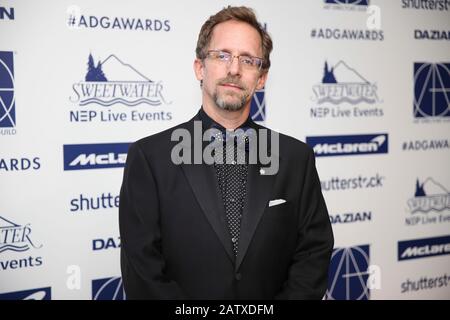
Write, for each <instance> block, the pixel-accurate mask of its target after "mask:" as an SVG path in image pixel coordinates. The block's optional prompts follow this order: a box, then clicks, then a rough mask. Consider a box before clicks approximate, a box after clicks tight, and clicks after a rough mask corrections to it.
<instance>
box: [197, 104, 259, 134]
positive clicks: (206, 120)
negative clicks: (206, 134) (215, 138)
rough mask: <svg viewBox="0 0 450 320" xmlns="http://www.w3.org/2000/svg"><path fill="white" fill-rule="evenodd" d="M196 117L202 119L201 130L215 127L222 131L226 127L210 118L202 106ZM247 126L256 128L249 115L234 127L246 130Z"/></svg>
mask: <svg viewBox="0 0 450 320" xmlns="http://www.w3.org/2000/svg"><path fill="white" fill-rule="evenodd" d="M197 118H198V120H200V121H202V123H203V130H207V129H210V128H215V129H219V130H220V131H222V132H225V131H226V129H225V128H224V127H223V126H222V125H221V124H219V123H217V122H216V121H214V120H213V119H211V117H210V116H208V114H207V113H206V112H205V111H204V110H203V107H201V108H200V110H199V112H198V114H197ZM249 128H254V129H256V126H255V123H254V122H253V120H252V119H251V117H250V115H249V116H248V117H247V119H246V120H245V121H244V123H242V124H241V125H240V126H239V127H237V128H236V129H243V130H247V129H249ZM236 129H235V130H236Z"/></svg>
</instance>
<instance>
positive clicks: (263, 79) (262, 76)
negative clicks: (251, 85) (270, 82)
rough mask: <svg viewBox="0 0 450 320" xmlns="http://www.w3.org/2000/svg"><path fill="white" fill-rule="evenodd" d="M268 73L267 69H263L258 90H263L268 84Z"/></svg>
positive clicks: (257, 86)
mask: <svg viewBox="0 0 450 320" xmlns="http://www.w3.org/2000/svg"><path fill="white" fill-rule="evenodd" d="M267 73H268V72H267V71H262V73H261V75H260V76H259V79H258V83H257V84H256V90H261V89H262V88H264V86H265V85H266V80H267Z"/></svg>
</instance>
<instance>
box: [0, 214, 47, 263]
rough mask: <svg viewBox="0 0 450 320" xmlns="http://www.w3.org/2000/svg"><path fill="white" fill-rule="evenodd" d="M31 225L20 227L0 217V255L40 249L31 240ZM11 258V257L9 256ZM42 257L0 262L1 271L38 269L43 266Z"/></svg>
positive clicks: (40, 246) (39, 246)
mask: <svg viewBox="0 0 450 320" xmlns="http://www.w3.org/2000/svg"><path fill="white" fill-rule="evenodd" d="M31 231H32V230H31V226H30V224H29V223H28V224H26V225H19V224H17V223H14V222H12V221H10V220H8V219H6V218H4V217H0V254H2V256H4V255H6V251H13V252H18V253H21V252H25V251H28V250H30V249H32V248H33V249H40V248H42V244H41V245H36V244H35V243H34V242H33V241H32V240H31ZM9 256H11V255H9ZM42 263H43V262H42V257H34V256H28V257H26V258H21V259H8V260H0V271H1V270H9V269H20V268H29V267H38V266H41V265H42Z"/></svg>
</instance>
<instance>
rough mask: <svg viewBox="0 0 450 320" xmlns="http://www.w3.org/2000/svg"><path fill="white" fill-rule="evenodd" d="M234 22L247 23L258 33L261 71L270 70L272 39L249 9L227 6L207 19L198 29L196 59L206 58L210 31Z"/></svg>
mask: <svg viewBox="0 0 450 320" xmlns="http://www.w3.org/2000/svg"><path fill="white" fill-rule="evenodd" d="M230 20H235V21H241V22H245V23H248V24H249V25H251V26H252V27H253V28H255V29H256V31H258V33H259V35H260V36H261V44H262V52H263V56H262V58H263V59H264V61H263V65H262V69H263V70H265V71H267V70H269V68H270V52H271V51H272V39H271V38H270V35H269V34H268V33H267V31H266V30H265V29H264V28H263V27H262V25H261V24H260V23H259V22H258V20H257V19H256V15H255V13H254V11H253V10H252V9H251V8H248V7H243V6H242V7H232V6H228V7H226V8H223V9H222V10H220V11H219V12H217V13H216V14H215V15H212V16H210V17H209V19H208V20H207V21H206V22H205V23H204V24H203V26H202V28H201V29H200V33H199V35H198V40H197V48H196V49H195V54H196V56H197V59H204V58H205V57H206V50H207V48H208V45H209V42H210V41H211V36H212V31H213V29H214V27H215V26H216V25H218V24H219V23H222V22H226V21H230Z"/></svg>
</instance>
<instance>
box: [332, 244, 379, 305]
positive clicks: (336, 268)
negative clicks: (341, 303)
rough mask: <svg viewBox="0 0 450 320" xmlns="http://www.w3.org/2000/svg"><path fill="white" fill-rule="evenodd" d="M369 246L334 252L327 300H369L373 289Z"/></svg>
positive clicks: (338, 249) (340, 249)
mask: <svg viewBox="0 0 450 320" xmlns="http://www.w3.org/2000/svg"><path fill="white" fill-rule="evenodd" d="M370 275H371V269H370V251H369V245H361V246H354V247H348V248H336V249H334V250H333V254H332V256H331V262H330V270H329V277H328V289H327V291H326V293H325V299H327V300H369V299H370V289H371V285H370V282H371V279H370V277H369V276H370Z"/></svg>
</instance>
